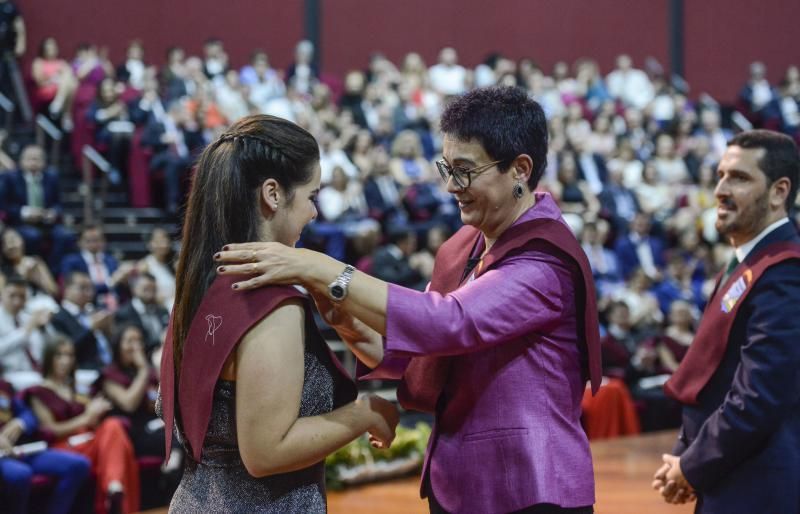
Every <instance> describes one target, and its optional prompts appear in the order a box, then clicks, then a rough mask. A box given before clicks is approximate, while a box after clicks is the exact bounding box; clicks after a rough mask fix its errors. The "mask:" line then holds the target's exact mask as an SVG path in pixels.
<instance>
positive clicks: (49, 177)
mask: <svg viewBox="0 0 800 514" xmlns="http://www.w3.org/2000/svg"><path fill="white" fill-rule="evenodd" d="M0 182H2V184H0V206H2V207H0V208H2V209H3V210H5V215H6V222H7V223H8V224H9V225H11V226H13V227H16V229H17V231H18V232H19V233H20V235H21V236H22V238H23V239H24V240H25V247H26V250H27V252H28V253H35V254H39V255H41V254H42V241H43V239H45V238H47V237H48V236H49V237H50V238H51V241H52V248H51V252H50V255H52V256H53V257H54V258H61V256H62V255H64V253H65V251H66V250H67V249H68V246H69V245H70V244H71V241H72V238H73V235H72V233H71V232H70V231H68V230H67V229H65V228H64V227H63V226H61V225H60V218H61V199H60V189H59V187H58V173H57V172H56V171H54V170H52V169H47V160H46V158H45V154H44V150H43V149H42V147H40V146H38V145H28V146H26V147H25V148H24V149H23V150H22V153H21V154H20V158H19V167H18V169H17V170H15V171H12V172H10V173H7V174H5V175H3V176H2V178H0Z"/></svg>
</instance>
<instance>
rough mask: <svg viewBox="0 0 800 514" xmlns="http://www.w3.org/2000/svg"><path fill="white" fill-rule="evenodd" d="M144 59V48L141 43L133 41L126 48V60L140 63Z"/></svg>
mask: <svg viewBox="0 0 800 514" xmlns="http://www.w3.org/2000/svg"><path fill="white" fill-rule="evenodd" d="M142 59H144V48H143V47H142V45H141V43H139V42H138V41H134V42H132V43H131V44H130V46H128V60H130V61H141V60H142Z"/></svg>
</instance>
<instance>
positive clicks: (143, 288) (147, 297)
mask: <svg viewBox="0 0 800 514" xmlns="http://www.w3.org/2000/svg"><path fill="white" fill-rule="evenodd" d="M157 292H158V289H157V287H156V281H155V280H153V279H152V278H151V277H148V276H140V277H139V278H137V279H136V287H134V288H133V294H134V295H135V296H136V298H138V299H140V300H141V301H142V303H143V304H145V305H152V304H154V303H156V293H157Z"/></svg>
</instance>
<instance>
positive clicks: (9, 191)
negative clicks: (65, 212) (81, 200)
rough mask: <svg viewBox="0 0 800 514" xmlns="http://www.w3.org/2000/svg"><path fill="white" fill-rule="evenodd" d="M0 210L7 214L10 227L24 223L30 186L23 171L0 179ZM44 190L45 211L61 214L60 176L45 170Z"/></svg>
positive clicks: (43, 177) (43, 178)
mask: <svg viewBox="0 0 800 514" xmlns="http://www.w3.org/2000/svg"><path fill="white" fill-rule="evenodd" d="M0 182H2V184H1V185H0V197H1V198H2V199H1V200H0V209H2V210H4V211H5V213H6V218H7V221H8V223H9V224H10V225H19V224H20V223H22V217H21V213H22V207H23V206H25V205H28V184H27V183H26V182H25V176H24V175H23V174H22V171H20V170H16V171H12V172H11V173H8V174H6V175H4V176H3V177H2V179H0ZM42 190H43V192H44V207H45V209H54V210H56V211H58V213H59V214H60V213H61V199H60V195H59V188H58V174H57V173H56V172H54V171H51V170H45V171H44V172H43V174H42Z"/></svg>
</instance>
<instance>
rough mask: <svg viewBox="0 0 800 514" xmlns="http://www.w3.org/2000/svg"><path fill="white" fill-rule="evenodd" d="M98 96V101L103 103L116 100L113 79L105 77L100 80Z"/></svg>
mask: <svg viewBox="0 0 800 514" xmlns="http://www.w3.org/2000/svg"><path fill="white" fill-rule="evenodd" d="M98 97H99V98H100V101H101V102H103V103H105V104H110V103H113V102H115V101H116V100H117V90H116V83H115V82H114V79H112V78H105V79H103V81H102V82H100V87H99V90H98Z"/></svg>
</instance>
